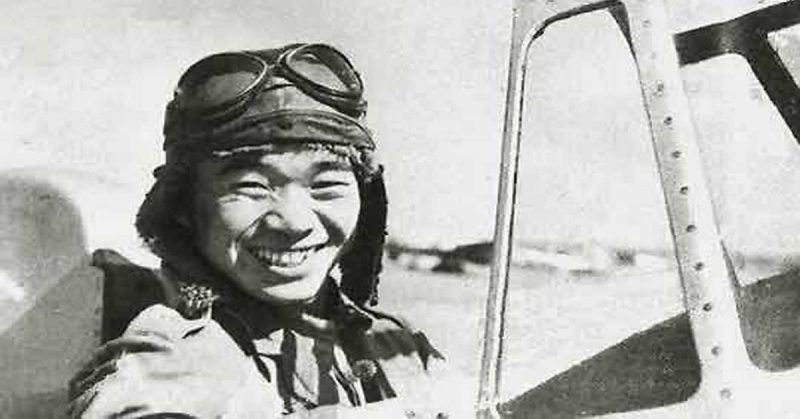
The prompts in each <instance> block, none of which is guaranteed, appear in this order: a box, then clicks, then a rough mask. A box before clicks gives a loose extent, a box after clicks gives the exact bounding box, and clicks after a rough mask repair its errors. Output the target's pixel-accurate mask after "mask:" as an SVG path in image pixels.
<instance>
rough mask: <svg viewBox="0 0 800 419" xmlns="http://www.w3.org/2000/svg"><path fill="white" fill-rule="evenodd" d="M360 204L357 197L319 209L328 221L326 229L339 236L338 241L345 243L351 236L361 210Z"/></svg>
mask: <svg viewBox="0 0 800 419" xmlns="http://www.w3.org/2000/svg"><path fill="white" fill-rule="evenodd" d="M360 204H361V202H360V200H359V199H358V195H355V196H354V197H348V198H346V199H342V200H340V201H337V202H336V203H332V204H330V205H326V206H324V207H323V208H322V209H321V212H322V213H323V214H324V215H325V217H324V218H325V219H327V220H328V222H327V224H328V228H329V230H332V231H333V232H335V233H336V235H337V236H339V238H340V240H342V241H345V240H347V239H349V238H350V236H352V234H353V232H354V231H355V228H356V223H357V222H358V214H359V211H360V209H361V206H360Z"/></svg>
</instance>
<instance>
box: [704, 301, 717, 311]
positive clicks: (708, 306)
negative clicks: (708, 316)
mask: <svg viewBox="0 0 800 419" xmlns="http://www.w3.org/2000/svg"><path fill="white" fill-rule="evenodd" d="M712 308H714V306H712V305H711V303H705V304H703V311H711V309H712Z"/></svg>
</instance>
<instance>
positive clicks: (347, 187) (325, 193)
mask: <svg viewBox="0 0 800 419" xmlns="http://www.w3.org/2000/svg"><path fill="white" fill-rule="evenodd" d="M351 186H352V183H351V182H350V181H349V180H345V179H319V180H316V181H314V182H313V183H312V184H311V194H312V196H313V197H314V198H316V199H321V200H328V199H336V198H341V197H343V196H345V195H348V194H349V193H351V189H352V188H351Z"/></svg>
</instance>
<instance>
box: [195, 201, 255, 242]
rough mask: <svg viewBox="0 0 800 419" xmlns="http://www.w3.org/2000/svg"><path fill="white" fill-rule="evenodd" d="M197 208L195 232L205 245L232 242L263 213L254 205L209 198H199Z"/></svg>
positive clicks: (196, 202)
mask: <svg viewBox="0 0 800 419" xmlns="http://www.w3.org/2000/svg"><path fill="white" fill-rule="evenodd" d="M195 208H196V209H197V211H195V220H194V221H195V231H197V232H198V235H199V237H198V238H199V240H200V241H201V242H203V243H209V242H212V241H213V242H216V243H218V244H219V243H220V242H222V243H225V242H230V241H231V240H234V239H235V238H237V237H239V236H240V235H242V234H243V233H244V232H246V231H247V230H248V229H249V228H250V227H251V226H252V225H253V223H254V222H255V221H256V220H257V219H258V218H259V216H260V214H262V213H263V209H262V208H260V207H259V206H256V205H253V204H252V203H247V202H244V201H235V200H215V199H211V198H210V197H208V196H199V197H198V199H197V200H196V201H195Z"/></svg>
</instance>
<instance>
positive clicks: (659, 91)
mask: <svg viewBox="0 0 800 419" xmlns="http://www.w3.org/2000/svg"><path fill="white" fill-rule="evenodd" d="M664 90H666V86H664V83H662V82H658V83H656V95H658V96H661V95H663V94H664Z"/></svg>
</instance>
